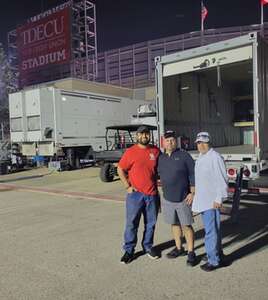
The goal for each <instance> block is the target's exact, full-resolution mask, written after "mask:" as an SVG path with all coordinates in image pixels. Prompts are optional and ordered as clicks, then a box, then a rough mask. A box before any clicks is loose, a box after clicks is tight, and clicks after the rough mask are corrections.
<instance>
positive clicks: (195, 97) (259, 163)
mask: <svg viewBox="0 0 268 300" xmlns="http://www.w3.org/2000/svg"><path fill="white" fill-rule="evenodd" d="M155 63H156V100H157V101H156V103H157V126H158V132H159V140H161V136H163V133H164V131H165V130H166V129H172V130H175V131H176V132H177V134H178V135H179V136H186V137H188V138H189V145H188V146H189V147H188V150H189V151H190V153H191V155H192V156H193V158H195V159H196V158H197V156H198V153H197V151H196V147H195V144H194V140H195V136H196V134H197V133H198V132H200V131H208V132H209V133H210V135H211V136H212V146H213V147H214V148H215V149H216V150H217V151H218V152H219V153H220V154H221V155H222V156H223V157H224V159H225V162H226V165H227V172H228V176H229V178H230V179H231V180H232V179H235V178H236V176H237V173H238V172H239V170H240V167H241V166H243V167H244V179H256V178H258V177H259V175H260V172H261V171H263V170H265V169H267V168H268V86H267V83H268V45H267V43H266V42H265V41H264V39H263V38H262V37H261V36H259V35H258V34H257V33H256V32H252V33H249V34H247V35H245V36H240V37H237V38H232V39H229V40H225V41H221V42H217V43H213V44H210V45H206V46H202V47H198V48H194V49H190V50H186V51H181V52H177V53H173V54H170V55H165V56H162V57H156V58H155Z"/></svg>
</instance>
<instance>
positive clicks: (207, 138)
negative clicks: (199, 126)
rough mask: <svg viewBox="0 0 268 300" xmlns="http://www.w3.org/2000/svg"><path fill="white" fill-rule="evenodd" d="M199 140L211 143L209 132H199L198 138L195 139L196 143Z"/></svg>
mask: <svg viewBox="0 0 268 300" xmlns="http://www.w3.org/2000/svg"><path fill="white" fill-rule="evenodd" d="M198 142H201V143H209V142H210V135H209V133H208V132H206V131H202V132H199V133H198V134H197V136H196V139H195V143H198Z"/></svg>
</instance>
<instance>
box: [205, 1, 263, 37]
mask: <svg viewBox="0 0 268 300" xmlns="http://www.w3.org/2000/svg"><path fill="white" fill-rule="evenodd" d="M262 1H264V0H262ZM267 2H268V0H267ZM207 15H208V10H207V8H206V7H205V5H204V3H203V1H201V31H204V21H205V19H206V17H207Z"/></svg>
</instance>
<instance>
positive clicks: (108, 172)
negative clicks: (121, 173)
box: [100, 163, 114, 182]
mask: <svg viewBox="0 0 268 300" xmlns="http://www.w3.org/2000/svg"><path fill="white" fill-rule="evenodd" d="M113 169H114V166H113V164H109V163H108V164H107V163H106V164H104V165H103V166H101V170H100V178H101V180H102V181H103V182H111V181H113V179H114V172H113Z"/></svg>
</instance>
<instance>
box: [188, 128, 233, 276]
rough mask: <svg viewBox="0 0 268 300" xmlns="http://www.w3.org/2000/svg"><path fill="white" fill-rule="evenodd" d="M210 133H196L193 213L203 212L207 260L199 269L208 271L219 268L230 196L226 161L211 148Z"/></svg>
mask: <svg viewBox="0 0 268 300" xmlns="http://www.w3.org/2000/svg"><path fill="white" fill-rule="evenodd" d="M210 141H211V138H210V135H209V133H208V132H200V133H198V134H197V137H196V140H195V143H196V144H197V149H198V151H199V153H200V155H199V158H198V159H197V161H196V164H195V196H194V200H193V205H192V210H193V211H194V212H198V213H201V216H202V220H203V224H204V228H205V248H206V253H207V258H208V261H207V263H205V264H204V265H202V266H200V267H201V269H202V270H204V271H206V272H210V271H213V270H215V269H217V268H219V267H220V255H221V253H222V247H221V229H220V208H221V206H222V202H223V200H224V199H225V198H227V196H228V194H227V193H228V179H227V175H226V169H225V165H224V161H223V158H222V157H221V156H220V154H219V153H218V152H216V151H214V150H213V148H211V147H210Z"/></svg>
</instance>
